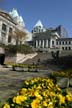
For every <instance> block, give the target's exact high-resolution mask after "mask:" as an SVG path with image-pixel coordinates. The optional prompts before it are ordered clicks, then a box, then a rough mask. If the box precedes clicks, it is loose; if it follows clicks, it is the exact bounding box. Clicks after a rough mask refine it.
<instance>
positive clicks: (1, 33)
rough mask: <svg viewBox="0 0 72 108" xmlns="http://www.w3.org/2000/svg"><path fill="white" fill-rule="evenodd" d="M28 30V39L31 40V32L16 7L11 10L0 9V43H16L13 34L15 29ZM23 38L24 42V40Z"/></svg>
mask: <svg viewBox="0 0 72 108" xmlns="http://www.w3.org/2000/svg"><path fill="white" fill-rule="evenodd" d="M16 28H17V29H18V30H20V31H23V32H26V34H27V40H30V38H31V33H30V32H29V31H28V30H27V29H26V27H25V23H24V21H23V18H22V16H19V14H18V12H17V10H16V9H13V10H12V11H11V12H9V13H8V12H6V11H3V10H0V43H3V44H6V45H7V44H15V43H16V41H15V39H14V38H13V37H12V36H11V35H12V33H13V32H14V31H15V29H16ZM27 40H24V39H23V40H22V41H23V43H24V41H27Z"/></svg>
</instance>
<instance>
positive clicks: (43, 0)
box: [0, 0, 72, 37]
mask: <svg viewBox="0 0 72 108" xmlns="http://www.w3.org/2000/svg"><path fill="white" fill-rule="evenodd" d="M13 8H16V9H17V11H18V12H19V14H20V15H21V16H22V17H23V19H24V22H25V25H26V28H27V29H28V30H29V31H31V30H32V29H33V27H34V25H35V24H36V22H37V21H38V20H41V21H42V23H43V25H44V26H45V27H46V28H49V27H57V26H58V25H63V26H64V27H65V28H66V30H67V31H68V34H69V37H72V0H0V9H3V10H5V11H7V12H9V11H11V10H12V9H13Z"/></svg>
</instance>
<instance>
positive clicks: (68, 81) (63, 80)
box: [56, 77, 72, 88]
mask: <svg viewBox="0 0 72 108" xmlns="http://www.w3.org/2000/svg"><path fill="white" fill-rule="evenodd" d="M56 80H57V85H59V86H60V87H61V88H68V87H70V86H71V87H72V78H68V77H56Z"/></svg>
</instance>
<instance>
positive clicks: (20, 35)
mask: <svg viewBox="0 0 72 108" xmlns="http://www.w3.org/2000/svg"><path fill="white" fill-rule="evenodd" d="M12 37H13V38H14V39H15V41H16V45H21V44H22V42H23V40H25V39H26V32H24V31H21V30H19V29H17V28H15V31H14V32H13V34H12Z"/></svg>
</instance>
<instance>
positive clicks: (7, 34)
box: [5, 26, 9, 44]
mask: <svg viewBox="0 0 72 108" xmlns="http://www.w3.org/2000/svg"><path fill="white" fill-rule="evenodd" d="M8 36H9V27H8V26H7V33H6V40H5V42H6V44H8Z"/></svg>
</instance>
